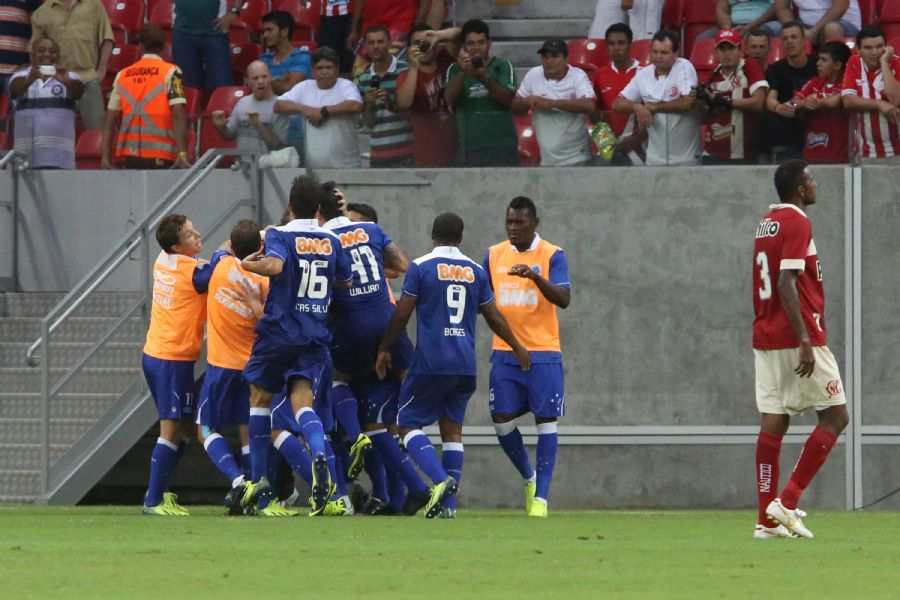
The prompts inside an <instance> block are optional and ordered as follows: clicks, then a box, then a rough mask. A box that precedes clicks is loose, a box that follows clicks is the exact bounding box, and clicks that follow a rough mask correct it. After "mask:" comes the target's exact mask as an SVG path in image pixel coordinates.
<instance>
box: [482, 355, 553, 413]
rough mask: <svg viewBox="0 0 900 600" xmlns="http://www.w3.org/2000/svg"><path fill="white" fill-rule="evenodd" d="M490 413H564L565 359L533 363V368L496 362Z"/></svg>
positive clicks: (492, 377)
mask: <svg viewBox="0 0 900 600" xmlns="http://www.w3.org/2000/svg"><path fill="white" fill-rule="evenodd" d="M490 386H491V391H490V408H491V414H492V415H497V414H513V415H524V414H525V413H527V412H530V413H531V414H533V415H534V416H535V417H538V418H551V417H561V416H563V414H565V408H566V388H565V381H564V378H563V366H562V363H532V365H531V370H530V371H523V370H522V368H521V367H519V366H518V365H507V364H503V363H494V364H493V365H491V378H490Z"/></svg>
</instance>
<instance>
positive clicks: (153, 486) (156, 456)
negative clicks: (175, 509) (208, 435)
mask: <svg viewBox="0 0 900 600" xmlns="http://www.w3.org/2000/svg"><path fill="white" fill-rule="evenodd" d="M177 463H178V446H176V445H175V443H174V442H170V441H169V440H164V439H163V438H156V446H155V447H154V448H153V455H152V456H151V457H150V484H149V485H148V486H147V497H146V498H145V499H144V504H145V505H146V506H156V505H157V504H159V503H160V502H162V495H163V492H164V491H166V483H168V481H169V475H171V474H172V471H173V470H174V469H175V465H176V464H177Z"/></svg>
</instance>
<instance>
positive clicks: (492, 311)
mask: <svg viewBox="0 0 900 600" xmlns="http://www.w3.org/2000/svg"><path fill="white" fill-rule="evenodd" d="M478 312H480V313H481V316H482V317H484V320H485V321H486V322H487V324H488V327H490V328H491V331H493V332H494V333H496V334H497V335H498V336H499V337H500V339H501V340H503V341H504V342H506V343H507V344H509V347H510V348H512V350H513V354H515V355H516V360H518V361H519V366H521V367H522V370H523V371H527V370H528V369H530V368H531V355H530V354H528V350H527V349H526V348H525V346H523V345H522V344H520V343H519V340H518V338H516V335H515V334H514V333H513V332H512V329H510V328H509V323H508V322H507V321H506V318H505V317H504V316H503V314H502V313H501V312H500V311H499V310H497V304H496V303H495V302H494V301H493V300H491V301H490V302H486V303H485V304H482V305H481V306H479V307H478Z"/></svg>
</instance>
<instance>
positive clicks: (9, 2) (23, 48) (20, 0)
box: [0, 0, 41, 131]
mask: <svg viewBox="0 0 900 600" xmlns="http://www.w3.org/2000/svg"><path fill="white" fill-rule="evenodd" d="M40 5H41V0H0V98H2V97H3V94H5V93H6V86H7V84H8V83H9V80H10V77H11V76H12V74H13V73H15V72H16V71H17V70H18V69H19V68H20V67H21V66H22V65H24V64H25V63H27V62H28V42H29V40H30V39H31V13H33V12H34V11H36V10H37V9H38V8H39V7H40ZM2 130H3V123H0V131H2Z"/></svg>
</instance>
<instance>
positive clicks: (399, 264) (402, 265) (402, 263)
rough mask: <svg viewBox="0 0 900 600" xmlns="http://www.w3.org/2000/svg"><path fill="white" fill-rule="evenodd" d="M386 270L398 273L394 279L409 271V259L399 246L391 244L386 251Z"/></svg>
mask: <svg viewBox="0 0 900 600" xmlns="http://www.w3.org/2000/svg"><path fill="white" fill-rule="evenodd" d="M384 269H385V271H392V272H393V273H396V275H394V277H397V275H399V274H400V273H406V270H407V269H409V258H407V256H406V253H404V252H403V250H401V249H400V246H398V245H397V244H394V243H391V244H389V245H388V246H387V247H386V248H385V249H384Z"/></svg>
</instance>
